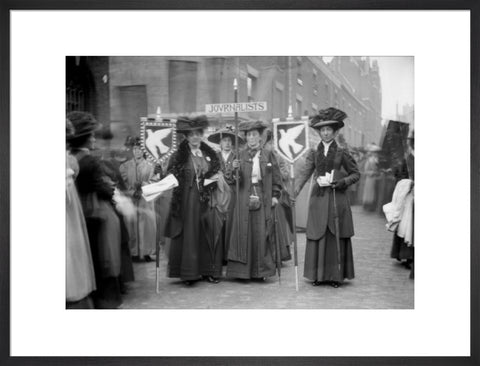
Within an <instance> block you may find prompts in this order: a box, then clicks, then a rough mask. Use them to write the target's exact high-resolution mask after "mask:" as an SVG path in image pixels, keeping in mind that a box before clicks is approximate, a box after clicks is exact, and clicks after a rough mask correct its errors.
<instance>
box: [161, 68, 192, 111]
mask: <svg viewBox="0 0 480 366" xmlns="http://www.w3.org/2000/svg"><path fill="white" fill-rule="evenodd" d="M168 87H169V105H170V113H186V112H195V111H196V109H197V63H196V62H192V61H177V60H170V61H169V65H168Z"/></svg>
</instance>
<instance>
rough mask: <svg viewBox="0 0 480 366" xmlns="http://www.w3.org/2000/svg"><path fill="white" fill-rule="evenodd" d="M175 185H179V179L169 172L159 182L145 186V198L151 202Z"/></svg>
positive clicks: (143, 189) (143, 194)
mask: <svg viewBox="0 0 480 366" xmlns="http://www.w3.org/2000/svg"><path fill="white" fill-rule="evenodd" d="M175 187H178V180H177V178H175V176H174V175H173V174H169V175H167V176H166V177H165V178H163V179H162V180H161V181H159V182H155V183H152V184H147V185H145V186H143V187H142V196H143V198H145V201H147V202H150V201H153V200H154V199H156V198H158V197H160V195H161V194H162V193H164V192H166V191H169V190H170V189H173V188H175Z"/></svg>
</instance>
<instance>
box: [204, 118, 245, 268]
mask: <svg viewBox="0 0 480 366" xmlns="http://www.w3.org/2000/svg"><path fill="white" fill-rule="evenodd" d="M235 139H237V140H238V143H239V145H243V144H244V142H245V141H244V140H243V138H242V137H241V136H236V133H235V129H234V128H233V127H232V126H227V127H224V128H221V129H219V130H218V131H215V132H214V133H212V134H211V135H210V136H208V141H210V142H213V143H214V144H218V145H220V151H219V152H218V153H217V156H218V159H219V160H220V170H221V171H222V175H223V178H224V180H225V182H226V183H227V184H228V187H229V192H228V195H229V196H230V197H229V205H228V209H227V212H226V213H225V215H223V218H224V225H223V229H222V233H221V242H222V245H223V257H224V258H223V263H224V264H226V262H227V254H228V244H229V239H230V233H231V231H232V220H233V207H234V206H235V197H236V196H235V195H236V193H235V192H236V184H235V176H234V174H235V171H234V169H233V161H234V160H235V159H236V156H237V155H236V151H235V150H236V146H235Z"/></svg>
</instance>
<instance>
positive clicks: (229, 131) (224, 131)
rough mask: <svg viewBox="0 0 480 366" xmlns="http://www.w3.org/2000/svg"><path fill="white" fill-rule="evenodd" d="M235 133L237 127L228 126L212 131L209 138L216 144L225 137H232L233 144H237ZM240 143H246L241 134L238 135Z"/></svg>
mask: <svg viewBox="0 0 480 366" xmlns="http://www.w3.org/2000/svg"><path fill="white" fill-rule="evenodd" d="M235 135H236V134H235V129H234V128H233V127H232V126H227V127H225V128H221V129H219V130H218V131H215V132H214V133H212V134H211V135H210V136H208V138H207V140H208V141H210V142H213V143H215V144H219V143H220V141H221V140H222V139H223V138H224V137H230V138H231V139H232V144H235ZM238 143H239V144H243V143H244V140H243V138H241V137H240V136H238Z"/></svg>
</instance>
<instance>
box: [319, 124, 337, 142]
mask: <svg viewBox="0 0 480 366" xmlns="http://www.w3.org/2000/svg"><path fill="white" fill-rule="evenodd" d="M335 132H336V131H335V130H334V129H333V128H332V127H331V126H323V127H322V128H320V130H319V131H318V133H319V134H320V137H321V139H322V141H323V142H330V141H332V140H333V138H334V137H335Z"/></svg>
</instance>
